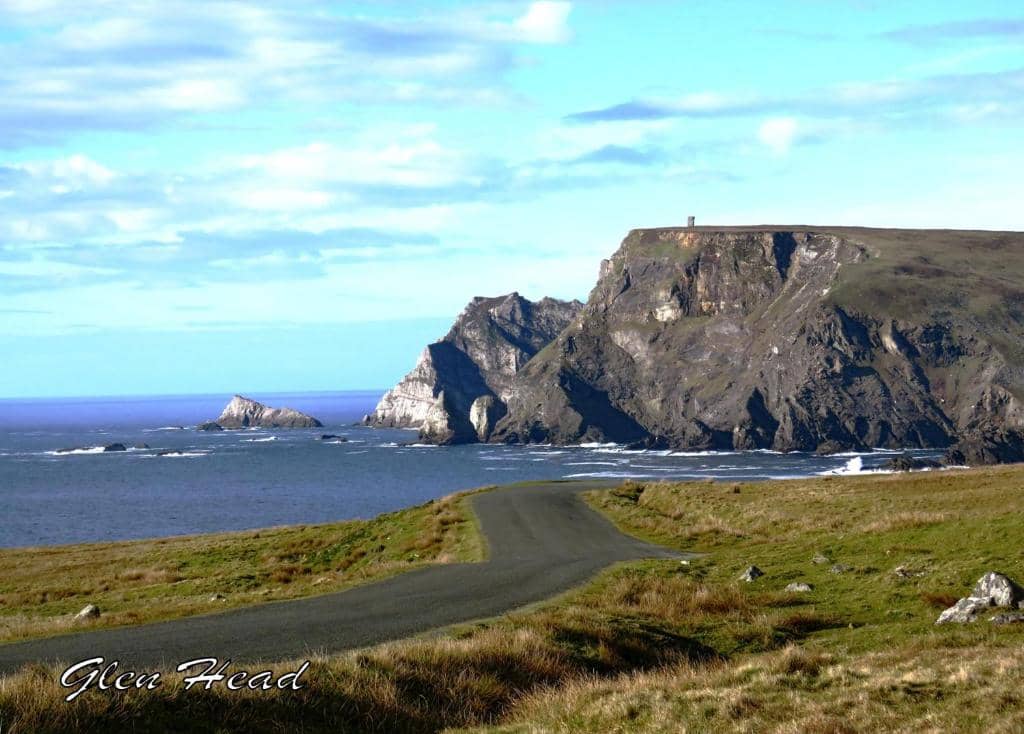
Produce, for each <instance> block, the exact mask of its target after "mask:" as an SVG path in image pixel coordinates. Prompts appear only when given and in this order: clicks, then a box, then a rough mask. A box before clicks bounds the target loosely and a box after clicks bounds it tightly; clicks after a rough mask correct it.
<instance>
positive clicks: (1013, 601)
mask: <svg viewBox="0 0 1024 734" xmlns="http://www.w3.org/2000/svg"><path fill="white" fill-rule="evenodd" d="M971 596H976V597H980V598H986V597H987V598H989V599H991V600H992V604H993V606H997V607H1013V606H1016V605H1017V604H1018V603H1019V602H1021V601H1024V589H1022V588H1021V587H1020V586H1018V585H1017V584H1016V583H1014V582H1013V581H1012V580H1011V579H1009V578H1008V577H1006V576H1004V575H1003V574H1001V573H996V572H995V571H989V572H988V573H986V574H985V575H984V576H982V577H981V578H980V579H978V583H976V584H975V585H974V590H973V591H972V592H971Z"/></svg>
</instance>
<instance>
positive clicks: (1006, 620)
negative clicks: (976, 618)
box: [988, 612, 1024, 624]
mask: <svg viewBox="0 0 1024 734" xmlns="http://www.w3.org/2000/svg"><path fill="white" fill-rule="evenodd" d="M988 621H989V622H991V623H992V624H1024V612H1004V613H1003V614H997V615H996V616H994V617H992V618H991V619H989V620H988Z"/></svg>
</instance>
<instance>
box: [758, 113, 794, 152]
mask: <svg viewBox="0 0 1024 734" xmlns="http://www.w3.org/2000/svg"><path fill="white" fill-rule="evenodd" d="M798 129H799V124H798V123H797V121H796V120H795V119H794V118H792V117H770V118H768V119H767V120H765V121H764V122H762V123H761V126H760V127H759V128H758V129H757V139H758V140H760V141H761V142H762V143H763V144H765V145H767V146H768V148H770V149H771V151H772V152H773V153H774V154H775V155H785V154H786V153H788V152H789V149H790V147H791V146H792V145H793V141H794V140H795V139H796V137H797V133H798Z"/></svg>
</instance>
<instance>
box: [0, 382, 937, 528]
mask: <svg viewBox="0 0 1024 734" xmlns="http://www.w3.org/2000/svg"><path fill="white" fill-rule="evenodd" d="M380 396H381V393H380V391H358V392H339V393H290V394H266V393H264V394H252V395H249V397H252V398H254V399H257V400H260V401H261V402H264V403H267V404H268V405H273V406H275V407H280V406H288V407H292V408H296V409H298V410H301V411H303V412H306V413H309V414H311V415H314V416H316V417H317V418H319V419H320V420H321V421H322V422H323V423H324V427H323V428H322V429H319V428H318V429H313V430H305V429H290V430H266V429H250V430H242V431H224V432H222V433H206V432H200V431H196V430H194V426H195V425H196V424H197V423H200V422H202V421H205V420H212V419H215V418H216V417H217V416H218V415H219V414H220V411H221V409H222V408H223V407H224V405H225V404H226V403H227V401H228V400H229V399H230V397H231V396H230V395H223V394H218V395H197V396H157V397H124V398H81V399H66V398H65V399H38V400H0V547H19V546H38V545H56V544H64V543H79V542H90V541H110V540H125V539H132V538H152V537H165V536H172V535H183V534H191V533H211V532H219V531H229V530H243V529H250V528H260V527H268V526H274V525H287V524H295V523H320V522H330V521H335V520H345V519H351V518H368V517H372V516H374V515H377V514H380V513H382V512H389V511H391V510H397V509H400V508H402V507H408V506H410V505H415V504H419V503H422V502H426V501H427V500H430V499H434V498H437V497H441V496H444V495H446V494H449V493H450V492H454V491H457V490H463V489H470V488H473V487H479V486H483V485H488V484H503V483H508V482H516V481H522V480H530V479H572V478H595V477H597V478H628V477H636V478H661V479H676V478H678V479H709V478H716V479H723V480H763V479H782V478H791V477H806V476H811V475H815V474H822V473H840V474H842V473H847V474H848V473H861V472H871V471H875V470H877V469H878V468H879V467H880V466H881V465H882V464H883V463H884V462H885V460H886V459H887V458H889V457H890V456H892V455H893V453H895V452H884V451H877V452H870V453H861V454H854V453H851V454H842V455H836V456H829V457H820V456H814V455H813V454H804V453H791V454H778V453H772V452H761V451H754V452H685V451H630V450H627V449H625V448H624V447H622V446H616V445H614V444H605V445H597V444H583V445H580V446H568V447H566V446H560V447H556V446H495V445H470V446H452V447H436V446H421V445H417V444H416V443H415V440H416V433H415V432H414V431H407V430H396V429H373V428H366V427H363V426H358V425H354V424H355V423H356V422H357V421H358V420H359V419H360V418H361V417H362V416H363V414H365V413H368V412H370V411H371V410H372V409H373V407H374V405H376V403H377V400H378V399H379V398H380ZM323 433H333V434H336V435H340V436H344V437H346V438H347V439H348V441H347V442H346V443H328V442H324V441H320V440H319V438H320V436H321V434H323ZM114 442H119V443H123V444H125V445H128V446H134V445H136V444H140V445H141V444H146V445H148V446H149V448H132V449H131V450H129V451H125V452H108V453H102V452H100V449H98V448H96V447H102V446H103V445H105V444H110V443H114ZM69 448H76V449H77V450H76V451H74V452H62V453H59V452H61V450H66V449H69ZM162 452H172V453H165V454H164V455H161V453H162ZM913 453H914V454H915V455H918V456H935V455H937V453H938V452H921V451H917V452H913Z"/></svg>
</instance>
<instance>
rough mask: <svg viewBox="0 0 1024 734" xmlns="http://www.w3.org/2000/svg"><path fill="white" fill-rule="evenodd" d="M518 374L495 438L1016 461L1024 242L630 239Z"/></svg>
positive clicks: (766, 234) (652, 233)
mask: <svg viewBox="0 0 1024 734" xmlns="http://www.w3.org/2000/svg"><path fill="white" fill-rule="evenodd" d="M507 375H512V379H511V381H510V383H509V384H508V385H507V386H503V390H502V393H501V399H502V401H503V402H504V403H505V406H506V414H505V415H504V417H502V418H501V419H500V420H499V421H498V423H497V426H496V427H495V428H494V430H493V431H491V432H490V435H489V436H487V440H491V441H509V442H554V443H574V442H579V441H616V442H627V443H628V442H640V443H642V444H644V445H648V446H672V447H685V448H698V449H710V448H738V449H757V448H763V449H774V450H780V451H792V450H804V451H813V450H819V451H830V450H839V449H851V448H856V449H861V448H865V447H893V448H895V447H944V446H950V445H952V444H954V443H956V444H957V446H956V447H954V453H955V452H956V451H959V452H960V456H961V457H963V458H966V460H968V461H970V460H971V459H975V460H980V458H981V457H983V456H985V455H988V456H1002V457H1004V460H1005V457H1007V456H1011V457H1012V456H1015V455H1016V454H1014V450H1015V449H1014V448H1013V447H1014V446H1016V447H1017V450H1019V449H1020V447H1021V446H1022V445H1024V442H1022V441H1021V436H1022V435H1024V433H1022V432H1024V407H1022V402H1024V235H1020V234H1008V233H988V232H943V231H910V230H872V229H853V228H842V229H833V228H829V229H820V230H818V229H809V228H727V229H721V230H713V229H709V228H698V229H658V230H638V231H634V232H631V233H630V234H629V236H627V238H626V239H625V241H624V242H623V243H622V246H621V247H620V249H619V250H618V251H617V252H616V253H615V254H614V255H613V256H612V257H611V259H609V260H607V261H605V262H604V263H603V264H602V268H601V275H600V279H599V281H598V283H597V286H596V287H595V288H594V290H593V291H592V293H591V295H590V298H589V300H588V302H587V305H586V307H585V309H584V310H583V311H582V313H581V314H580V316H579V317H578V318H577V319H575V320H574V321H573V322H572V323H571V324H570V325H568V326H567V327H566V328H565V330H564V331H563V332H562V333H561V334H560V335H559V336H558V338H557V339H555V340H554V341H553V342H552V343H551V344H550V345H548V346H547V347H546V348H545V349H544V350H543V351H541V352H540V353H539V354H537V355H536V356H535V357H534V358H533V359H532V360H530V361H529V363H528V364H526V365H525V367H523V368H522V369H519V370H517V371H515V372H511V373H507ZM958 442H959V443H958ZM1001 452H1002V453H1001ZM954 458H955V457H954ZM1021 459H1024V456H1021Z"/></svg>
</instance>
